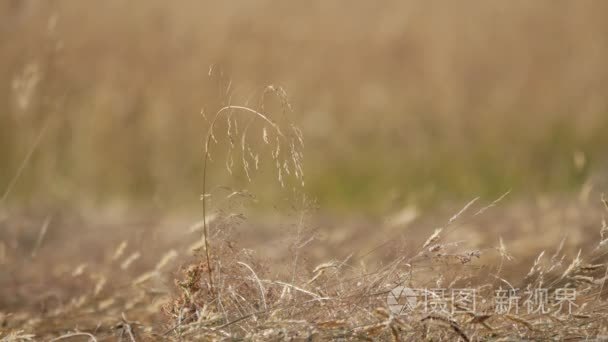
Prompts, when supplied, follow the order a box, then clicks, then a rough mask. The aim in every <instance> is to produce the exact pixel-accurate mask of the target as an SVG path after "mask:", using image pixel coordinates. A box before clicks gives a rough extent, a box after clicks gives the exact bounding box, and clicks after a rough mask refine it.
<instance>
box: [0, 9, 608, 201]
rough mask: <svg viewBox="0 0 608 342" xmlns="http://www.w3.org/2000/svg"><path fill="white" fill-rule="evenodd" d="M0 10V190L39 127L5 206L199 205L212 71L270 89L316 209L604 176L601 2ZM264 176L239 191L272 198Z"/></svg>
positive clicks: (605, 48) (219, 85) (220, 173)
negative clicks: (277, 92) (285, 108)
mask: <svg viewBox="0 0 608 342" xmlns="http://www.w3.org/2000/svg"><path fill="white" fill-rule="evenodd" d="M0 6H1V7H0V40H1V41H2V42H3V43H2V44H0V80H2V81H1V82H0V87H1V91H0V165H1V167H0V194H1V193H2V192H3V191H4V189H5V188H6V187H7V186H8V185H9V183H10V182H11V180H12V179H13V178H14V176H15V174H16V173H17V172H18V169H19V166H20V165H21V163H22V161H23V159H24V158H25V156H26V155H27V154H28V151H29V150H30V149H31V148H32V146H33V144H34V143H35V141H36V138H37V136H38V135H39V134H40V131H41V130H42V129H43V127H46V129H45V132H44V136H43V137H42V140H41V143H40V144H39V146H38V147H37V148H36V151H35V153H34V154H33V155H32V158H31V160H30V162H29V163H28V166H27V168H26V169H25V170H24V172H23V173H22V174H21V176H20V177H19V181H18V183H16V184H15V187H14V188H13V190H12V192H11V194H10V196H9V197H8V201H9V202H12V203H19V204H38V203H50V204H53V205H64V204H68V205H82V204H91V205H103V204H107V203H110V202H113V201H126V202H129V203H137V205H142V206H144V207H145V206H150V205H152V206H156V207H160V208H167V209H171V208H176V207H180V206H198V205H200V203H199V202H198V200H197V199H198V196H199V195H200V193H201V180H202V177H201V173H202V172H201V170H202V140H203V137H204V134H205V131H206V128H207V122H206V121H205V120H204V119H202V117H201V116H200V115H199V114H198V113H199V112H200V110H201V108H202V107H205V108H217V107H218V106H219V105H221V104H222V103H223V102H224V103H225V101H226V96H225V89H226V87H227V84H228V83H229V82H231V84H232V87H234V88H233V89H235V90H234V92H235V93H239V96H240V98H241V99H245V98H246V97H247V96H249V95H250V94H252V93H254V92H255V91H256V90H257V91H259V90H260V89H263V88H264V86H266V85H268V84H277V85H281V86H283V87H284V88H285V90H286V91H287V93H288V94H289V96H290V98H291V103H292V106H293V108H294V110H295V113H296V121H297V123H298V125H299V126H300V127H301V128H302V130H303V133H304V136H305V141H306V151H305V172H306V173H307V174H306V177H307V186H306V191H307V192H308V193H309V194H310V195H311V196H312V197H314V198H316V199H318V201H319V204H320V205H321V206H323V207H325V208H334V209H348V210H351V209H357V210H364V211H365V210H377V209H379V208H385V207H387V206H389V207H390V206H393V205H401V204H407V203H416V204H417V205H428V204H432V203H435V202H436V201H437V200H446V199H452V198H455V199H460V198H467V199H469V198H471V197H472V196H477V195H487V196H495V195H499V194H501V193H504V192H505V191H506V190H508V189H513V191H514V192H516V193H519V194H526V193H532V192H566V191H570V190H573V189H577V188H578V187H579V186H580V185H581V184H582V183H583V182H585V181H587V180H588V179H590V178H592V177H594V175H601V173H602V172H604V171H606V169H607V168H606V162H607V160H608V155H607V154H606V153H605V151H606V146H607V143H608V134H607V132H608V96H607V94H608V67H607V65H606V61H607V60H608V21H606V20H605V19H606V18H605V14H606V13H608V2H605V1H601V0H596V1H593V0H586V1H549V0H543V1H523V0H522V1H459V2H448V1H383V2H382V3H379V2H369V1H352V0H350V1H345V0H336V1H322V0H311V1H306V2H292V1H275V0H249V1H238V2H215V1H194V0H182V1H179V2H166V1H160V0H147V1H143V0H142V1H122V0H105V1H67V0H65V1H62V0H54V1H26V0H13V1H9V0H7V1H3V2H2V3H1V4H0ZM211 65H214V66H215V67H216V70H219V71H218V72H217V75H215V76H214V75H212V77H210V76H209V74H208V73H209V67H210V66H211ZM241 102H244V101H241ZM212 171H213V173H214V175H212V178H211V179H212V182H213V183H215V184H233V185H234V186H236V187H243V186H245V185H244V183H243V182H242V177H236V178H237V179H236V180H232V179H231V178H230V177H228V175H227V174H226V171H225V168H224V165H223V162H222V161H221V158H220V159H219V161H217V162H216V163H215V165H214V166H213V167H212ZM267 173H270V172H267ZM273 178H274V176H273V175H271V174H264V173H263V172H262V173H261V174H258V175H257V176H256V177H255V181H254V184H253V185H252V187H253V188H254V189H253V191H254V192H255V193H257V194H258V195H261V196H262V197H265V198H275V199H276V198H280V196H282V195H281V194H280V193H279V192H278V190H269V189H275V188H277V186H276V182H274V181H273ZM270 182H274V183H273V186H269V184H270Z"/></svg>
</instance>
